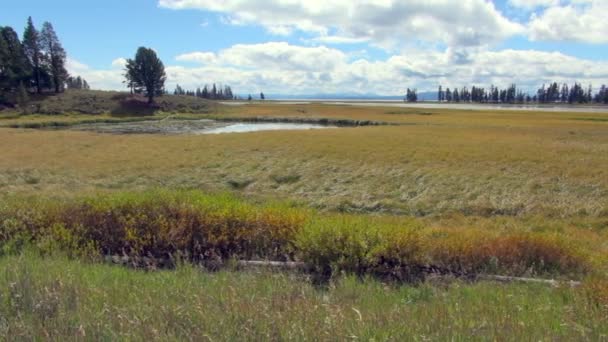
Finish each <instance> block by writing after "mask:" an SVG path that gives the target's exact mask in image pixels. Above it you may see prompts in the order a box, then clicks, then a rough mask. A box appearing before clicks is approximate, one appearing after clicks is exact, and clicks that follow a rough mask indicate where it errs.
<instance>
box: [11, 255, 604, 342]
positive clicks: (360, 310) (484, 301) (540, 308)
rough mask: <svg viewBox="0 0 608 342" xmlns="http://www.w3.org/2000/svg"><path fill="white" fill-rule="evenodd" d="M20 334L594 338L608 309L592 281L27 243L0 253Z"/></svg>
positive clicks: (599, 336)
mask: <svg viewBox="0 0 608 342" xmlns="http://www.w3.org/2000/svg"><path fill="white" fill-rule="evenodd" d="M0 269H2V273H1V274H0V299H1V300H0V336H4V338H6V339H9V340H32V339H34V340H36V339H46V340H63V339H66V338H68V339H70V340H136V341H143V340H147V341H152V340H200V341H205V340H210V341H215V340H224V341H240V340H243V341H244V340H247V341H251V340H260V341H261V340H264V341H282V340H316V341H337V340H340V341H344V340H393V341H404V340H417V341H427V340H467V341H470V340H480V341H481V340H513V341H520V340H535V341H550V340H569V341H573V340H590V341H601V340H605V339H606V338H608V324H607V323H608V321H607V317H606V315H605V313H604V312H603V311H602V308H601V307H599V306H597V304H596V303H595V302H594V301H593V300H591V299H590V298H591V297H589V295H588V294H587V292H586V290H584V289H577V290H572V289H569V288H550V287H546V286H544V285H517V284H511V285H497V284H492V283H477V284H466V283H460V282H454V283H446V284H442V283H438V284H431V283H429V284H425V285H421V286H418V287H411V286H387V285H385V284H381V283H379V282H377V281H374V280H369V279H368V280H363V281H362V280H360V279H357V278H354V277H344V278H341V279H340V280H338V281H336V282H334V283H332V284H330V285H329V286H327V287H324V288H315V287H314V286H312V285H310V283H309V282H308V281H307V280H306V279H303V278H301V277H300V276H298V275H293V274H277V273H267V272H266V271H259V272H243V271H238V272H235V271H222V272H219V273H213V274H208V273H202V272H200V271H199V270H197V269H195V268H192V267H189V266H181V267H179V268H178V269H177V270H175V271H170V272H166V271H159V272H152V273H145V272H135V271H132V270H128V269H125V268H121V267H116V266H114V267H112V266H105V265H93V264H86V263H81V262H77V261H69V260H67V259H65V258H62V257H46V258H40V257H38V256H36V255H35V254H31V253H26V254H24V255H22V256H20V257H8V258H2V259H0Z"/></svg>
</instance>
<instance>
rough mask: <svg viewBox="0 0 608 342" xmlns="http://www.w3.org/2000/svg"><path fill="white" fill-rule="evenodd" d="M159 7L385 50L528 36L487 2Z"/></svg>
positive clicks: (273, 0) (225, 0) (199, 0)
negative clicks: (360, 42)
mask: <svg viewBox="0 0 608 342" xmlns="http://www.w3.org/2000/svg"><path fill="white" fill-rule="evenodd" d="M159 6H161V7H165V8H171V9H201V10H207V11H212V12H217V13H219V14H220V15H222V16H223V17H222V18H225V19H224V20H225V21H226V22H230V23H232V24H241V25H242V24H257V25H261V26H264V27H265V28H266V29H267V30H268V31H269V32H271V33H275V34H289V33H290V32H291V31H292V30H300V31H304V32H309V33H313V34H316V35H318V36H319V37H320V38H319V39H323V38H322V37H331V36H334V35H335V36H337V37H341V38H342V40H344V39H354V40H369V41H370V42H371V43H373V44H376V45H380V46H385V47H391V46H395V45H401V44H403V43H407V42H410V43H411V42H417V41H418V40H424V41H428V42H443V43H446V44H448V45H452V46H478V45H485V44H491V43H495V42H496V41H499V40H502V39H504V38H506V37H509V36H511V35H514V34H517V33H521V32H523V27H522V26H521V25H520V24H518V23H515V22H513V21H511V20H509V19H508V18H506V17H504V16H503V15H502V14H501V13H500V12H499V11H498V10H497V9H496V8H495V6H494V4H493V3H492V2H491V1H487V0H460V1H453V0H433V1H429V0H409V1H393V0H366V1H364V0H358V1H356V0H332V1H325V0H324V1H322V0H308V1H299V0H264V1H261V0H257V1H242V0H159ZM334 33H335V34H334ZM326 39H327V38H326Z"/></svg>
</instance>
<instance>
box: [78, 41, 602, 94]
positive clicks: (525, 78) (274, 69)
mask: <svg viewBox="0 0 608 342" xmlns="http://www.w3.org/2000/svg"><path fill="white" fill-rule="evenodd" d="M352 57H353V56H349V55H346V54H345V53H343V52H342V51H340V50H337V49H332V48H328V47H323V46H321V47H305V46H297V45H291V44H288V43H283V42H270V43H264V44H251V45H246V44H239V45H234V46H232V47H230V48H228V49H225V50H221V51H219V52H217V53H212V52H192V53H188V54H183V55H180V56H177V57H176V60H177V61H189V62H194V63H197V64H200V65H194V66H192V65H189V66H186V65H175V63H170V62H169V63H166V65H167V67H166V72H167V84H166V87H167V89H169V90H172V89H173V88H174V87H175V85H176V84H178V83H179V84H180V85H182V86H183V87H185V88H187V89H194V88H196V87H202V86H203V85H205V84H211V83H214V82H215V83H223V84H227V85H231V86H232V87H233V89H234V90H235V91H236V92H237V93H239V94H247V93H258V92H260V91H264V92H266V93H275V94H276V93H281V94H317V93H347V92H349V93H350V92H352V93H377V94H387V95H390V94H392V95H400V94H402V93H403V91H404V89H405V88H407V87H410V88H418V89H419V90H420V91H425V90H435V89H436V88H437V86H438V85H439V84H442V85H443V86H444V87H450V88H452V87H462V86H465V85H466V86H471V85H477V86H483V87H487V86H489V85H491V84H494V85H497V86H501V87H504V86H507V85H509V84H511V83H516V84H518V85H519V86H521V87H523V88H527V89H530V90H532V89H536V87H538V86H539V85H541V84H543V83H548V82H553V81H556V82H568V83H572V82H575V81H577V82H581V83H583V84H588V83H592V84H594V85H595V86H596V87H598V86H599V85H601V84H606V83H608V62H598V61H590V60H584V59H580V58H576V57H572V56H568V55H565V54H562V53H559V52H541V51H534V50H526V51H522V50H503V51H489V50H487V49H483V48H479V49H473V50H465V51H462V50H459V49H456V48H448V49H446V50H445V51H442V52H439V51H429V50H409V51H407V52H406V53H404V54H399V55H394V56H391V57H389V58H387V59H385V60H381V61H371V60H369V59H367V58H366V57H365V54H364V53H363V54H362V56H360V57H359V58H358V59H356V60H353V59H352ZM117 60H119V59H117ZM112 64H118V63H112ZM68 70H69V71H70V73H72V74H75V75H81V76H83V77H84V78H85V79H86V80H87V81H88V82H89V83H90V84H91V86H92V87H93V88H97V89H125V87H124V84H123V83H122V81H123V75H122V74H123V72H122V70H121V69H120V68H116V67H115V66H109V67H108V69H102V70H95V69H93V68H90V67H89V66H87V65H85V64H82V63H79V62H78V61H75V60H68Z"/></svg>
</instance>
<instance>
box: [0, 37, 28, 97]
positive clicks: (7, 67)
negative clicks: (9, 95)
mask: <svg viewBox="0 0 608 342" xmlns="http://www.w3.org/2000/svg"><path fill="white" fill-rule="evenodd" d="M0 40H2V41H3V43H4V44H3V45H4V46H5V49H6V50H5V53H6V55H5V63H6V64H4V67H3V77H5V79H4V82H2V83H0V88H4V89H5V91H7V92H12V91H14V90H16V89H18V88H19V84H20V83H24V84H28V82H29V80H30V77H31V73H32V68H31V66H30V63H29V61H28V59H27V57H26V56H25V51H24V50H23V45H22V44H21V42H20V41H19V36H18V35H17V32H15V30H13V29H12V28H11V27H8V26H7V27H3V28H2V29H1V30H0Z"/></svg>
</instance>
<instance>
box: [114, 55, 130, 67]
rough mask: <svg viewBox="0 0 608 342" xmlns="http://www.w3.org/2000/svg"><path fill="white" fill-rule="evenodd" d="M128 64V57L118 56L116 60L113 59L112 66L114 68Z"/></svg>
mask: <svg viewBox="0 0 608 342" xmlns="http://www.w3.org/2000/svg"><path fill="white" fill-rule="evenodd" d="M126 65H127V59H126V58H123V57H120V58H116V59H115V60H113V61H112V67H114V68H121V69H122V68H124V67H125V66H126Z"/></svg>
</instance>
